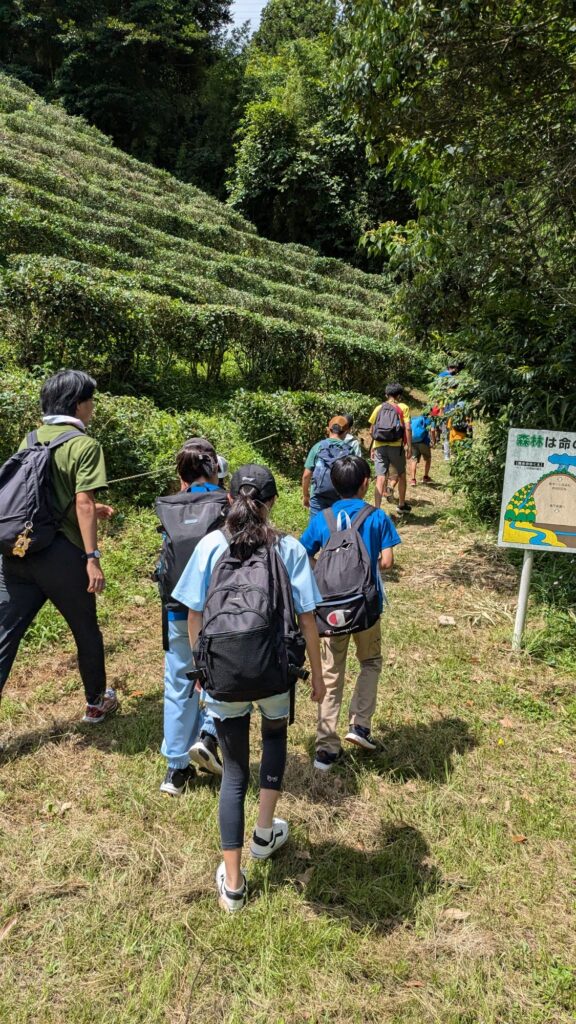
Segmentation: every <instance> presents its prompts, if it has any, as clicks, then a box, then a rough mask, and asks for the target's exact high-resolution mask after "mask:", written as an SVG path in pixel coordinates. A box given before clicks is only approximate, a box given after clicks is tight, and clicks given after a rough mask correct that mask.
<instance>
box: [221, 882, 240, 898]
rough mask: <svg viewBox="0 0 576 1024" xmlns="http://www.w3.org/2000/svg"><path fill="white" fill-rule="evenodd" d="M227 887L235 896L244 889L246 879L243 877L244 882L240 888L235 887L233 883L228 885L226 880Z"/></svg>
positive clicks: (227, 890)
mask: <svg viewBox="0 0 576 1024" xmlns="http://www.w3.org/2000/svg"><path fill="white" fill-rule="evenodd" d="M225 887H226V892H229V893H233V894H234V896H235V895H236V894H237V893H239V892H243V890H244V879H242V884H241V886H240V888H239V889H233V888H232V886H231V885H228V882H225Z"/></svg>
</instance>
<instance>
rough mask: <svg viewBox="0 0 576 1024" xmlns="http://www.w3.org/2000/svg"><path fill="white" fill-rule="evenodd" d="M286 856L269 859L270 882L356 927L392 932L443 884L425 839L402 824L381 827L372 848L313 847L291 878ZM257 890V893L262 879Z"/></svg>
mask: <svg viewBox="0 0 576 1024" xmlns="http://www.w3.org/2000/svg"><path fill="white" fill-rule="evenodd" d="M351 834H353V829H351ZM287 854H288V850H287V851H286V855H284V856H282V855H280V856H279V857H278V859H277V860H275V861H272V862H271V863H270V868H269V875H268V878H269V880H270V881H271V882H273V883H276V884H286V883H287V882H288V881H291V882H292V884H293V885H295V886H296V887H297V888H298V889H299V890H300V891H301V892H303V893H304V895H305V898H306V901H307V903H308V905H309V906H310V907H311V908H312V909H313V910H314V911H315V912H316V913H318V914H330V915H331V916H333V917H336V918H339V919H346V920H347V921H348V923H349V924H350V927H351V928H352V929H354V931H364V930H368V931H371V932H374V931H376V932H377V933H378V934H380V935H387V934H389V933H390V932H392V931H393V930H394V929H395V928H398V927H399V926H400V925H401V924H402V923H403V922H406V921H408V922H410V921H413V920H414V918H415V915H416V911H417V908H418V904H419V903H420V901H421V900H422V899H423V898H424V897H425V896H426V895H428V894H429V893H433V892H436V891H437V890H438V889H439V888H440V886H441V885H442V877H441V875H440V872H439V871H438V869H437V868H436V867H435V866H434V865H433V864H431V863H430V848H429V846H428V843H427V842H426V839H425V838H424V836H423V835H422V833H421V832H419V831H418V829H416V828H413V827H412V826H411V825H406V824H403V823H400V824H387V825H382V826H381V829H380V832H379V834H378V836H377V837H376V841H375V843H374V845H373V848H372V849H370V850H363V849H359V848H358V847H355V846H353V845H344V844H343V843H334V842H330V841H326V842H323V843H318V844H316V845H313V846H311V847H310V861H309V862H308V861H307V862H306V868H305V870H304V871H303V872H302V874H300V875H297V876H296V877H295V878H291V879H288V878H287V875H286V867H287ZM253 888H254V890H255V891H256V892H258V891H259V888H260V886H259V883H258V880H256V884H255V886H254V887H253Z"/></svg>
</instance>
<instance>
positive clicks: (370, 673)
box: [300, 456, 400, 771]
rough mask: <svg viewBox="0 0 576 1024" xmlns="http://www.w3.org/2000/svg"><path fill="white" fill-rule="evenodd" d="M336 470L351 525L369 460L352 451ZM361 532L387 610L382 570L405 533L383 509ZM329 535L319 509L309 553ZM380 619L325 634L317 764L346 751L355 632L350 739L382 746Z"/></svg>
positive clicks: (342, 514) (342, 510) (345, 523)
mask: <svg viewBox="0 0 576 1024" xmlns="http://www.w3.org/2000/svg"><path fill="white" fill-rule="evenodd" d="M331 476H332V482H333V484H334V487H335V489H336V491H337V492H338V494H339V495H340V499H339V500H338V501H337V502H335V504H334V505H333V506H332V509H331V512H332V514H333V516H334V517H335V519H336V524H337V528H338V529H339V530H341V529H347V528H349V525H350V524H351V523H353V522H354V518H355V516H356V515H358V513H359V512H360V511H361V510H362V509H365V508H366V504H367V503H366V501H365V500H364V498H365V496H366V492H367V490H368V486H369V484H370V466H369V464H368V462H367V461H366V459H360V458H357V457H356V456H348V457H347V458H344V459H338V461H337V462H335V463H334V465H333V467H332V471H331ZM358 532H359V534H360V537H361V539H362V541H363V542H364V546H365V548H366V550H367V552H368V555H369V557H370V566H371V569H372V578H373V580H374V582H375V583H376V586H377V588H378V594H379V608H380V612H382V610H383V607H384V602H385V594H384V587H383V584H382V579H381V576H380V570H381V569H390V568H391V567H392V565H393V564H394V550H393V549H394V548H395V547H396V546H397V545H398V544H400V537H399V536H398V533H397V532H396V527H395V526H394V523H393V522H392V520H391V519H390V516H388V515H387V514H386V513H385V512H384V511H383V510H382V509H373V511H372V513H371V514H370V515H369V516H368V517H367V518H366V519H365V520H364V522H363V523H362V524H361V525H360V528H359V531H358ZM329 538H330V528H329V526H328V522H327V520H326V516H325V514H324V512H320V513H319V514H318V515H317V516H315V517H314V518H313V519H311V521H310V524H309V526H308V529H307V530H305V532H304V533H303V535H302V537H301V538H300V540H301V542H302V545H303V546H304V547H305V548H306V551H307V552H308V554H309V556H310V558H313V557H314V556H315V555H316V554H318V552H319V551H320V550H321V549H322V548H323V547H325V545H326V543H327V542H328V540H329ZM346 589H347V588H346V582H345V581H343V586H342V592H343V593H346ZM380 621H381V620H380V618H378V620H377V621H376V622H375V623H374V625H373V626H370V628H369V629H365V630H362V631H361V632H358V633H352V634H350V633H346V634H341V635H336V636H327V637H323V638H322V646H321V651H322V674H323V678H324V685H325V686H326V696H325V698H324V701H323V702H322V705H321V706H320V707H319V709H318V728H317V733H316V755H315V759H314V767H315V768H316V769H318V770H319V771H329V770H330V769H331V768H332V767H333V766H334V765H335V764H336V762H337V761H338V760H339V758H340V757H341V756H342V746H341V742H340V737H339V735H338V732H337V726H338V719H339V717H340V710H341V706H342V699H343V695H344V682H345V677H346V660H347V656H348V648H349V645H350V637H351V636H353V638H354V644H355V647H356V655H357V657H358V661H359V662H360V672H359V675H358V678H357V680H356V686H355V689H354V694H353V697H352V701H351V704H350V711H349V730H348V732H347V734H346V736H345V739H346V740H347V741H348V742H349V743H353V744H355V745H356V746H358V747H361V748H363V749H364V750H369V751H370V750H376V749H377V746H378V744H377V743H376V742H375V741H374V739H373V737H372V734H371V731H370V730H371V723H372V716H373V715H374V711H375V709H376V698H377V693H378V681H379V677H380V672H381V669H382V655H381V629H380Z"/></svg>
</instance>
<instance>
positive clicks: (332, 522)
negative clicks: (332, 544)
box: [319, 508, 338, 536]
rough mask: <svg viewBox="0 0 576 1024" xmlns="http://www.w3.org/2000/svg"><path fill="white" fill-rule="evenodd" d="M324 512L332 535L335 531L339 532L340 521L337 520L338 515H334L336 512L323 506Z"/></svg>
mask: <svg viewBox="0 0 576 1024" xmlns="http://www.w3.org/2000/svg"><path fill="white" fill-rule="evenodd" d="M322 512H323V513H324V518H325V520H326V526H327V527H328V529H329V531H330V536H332V534H333V533H337V532H338V523H337V521H336V516H335V515H334V513H333V511H332V509H331V508H323V509H322ZM319 514H320V513H319Z"/></svg>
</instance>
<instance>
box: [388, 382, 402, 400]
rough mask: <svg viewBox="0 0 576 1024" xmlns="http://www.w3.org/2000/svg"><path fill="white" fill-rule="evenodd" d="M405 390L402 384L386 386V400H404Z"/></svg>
mask: <svg viewBox="0 0 576 1024" xmlns="http://www.w3.org/2000/svg"><path fill="white" fill-rule="evenodd" d="M403 394H404V388H403V387H402V385H401V384H388V385H387V386H386V398H402V395H403Z"/></svg>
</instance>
